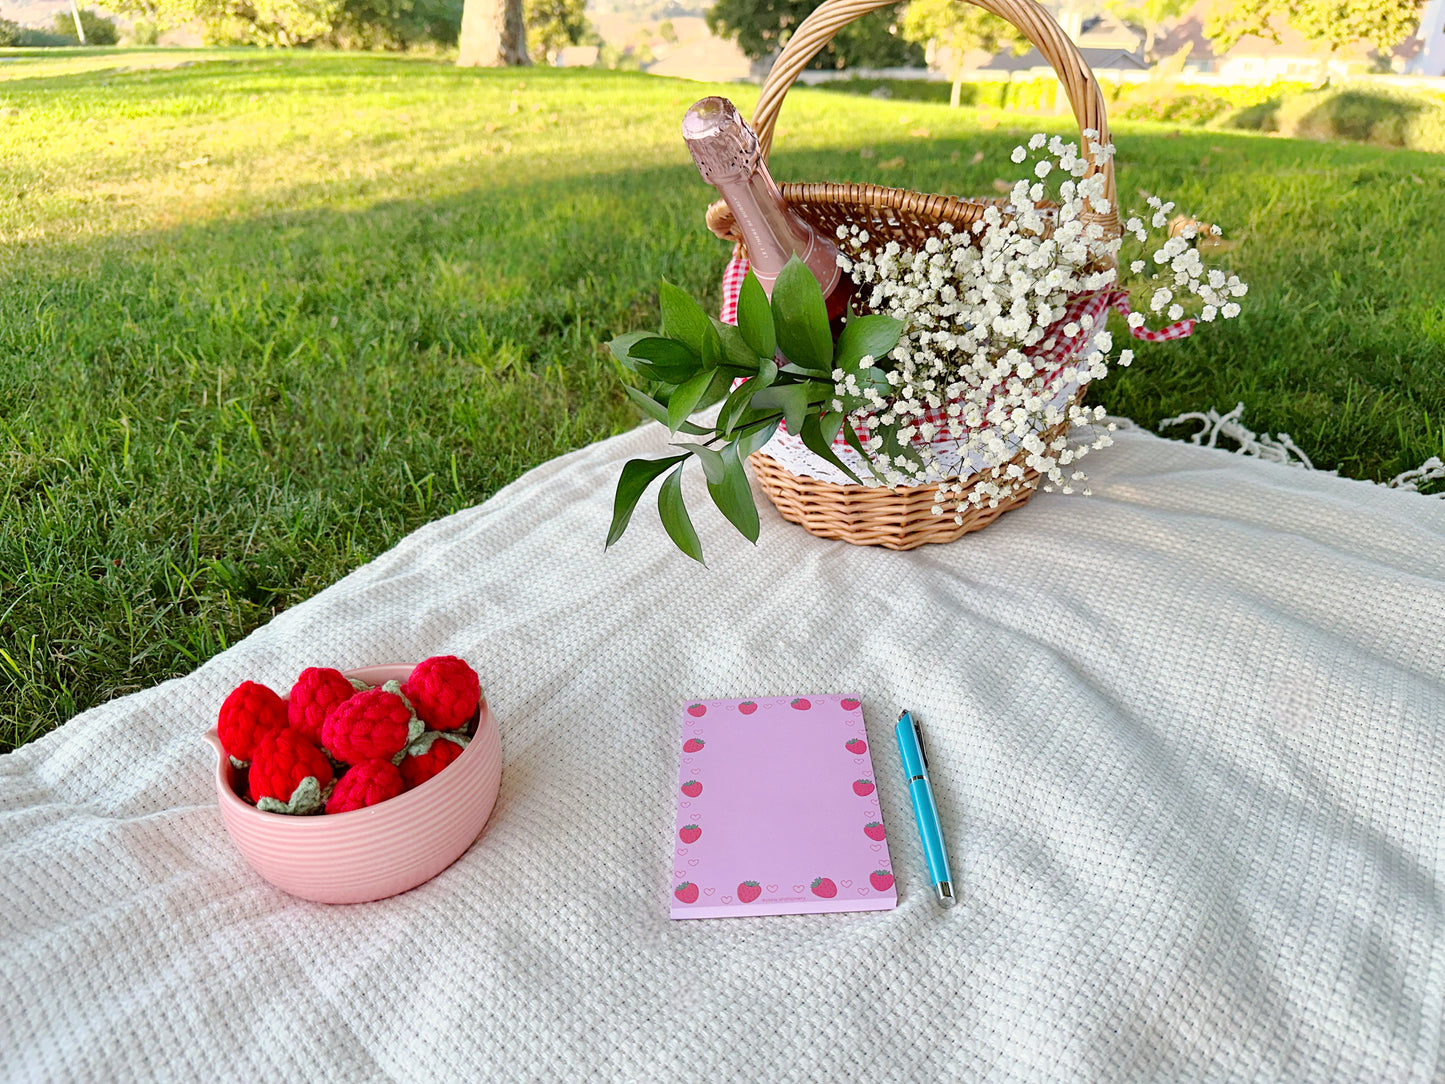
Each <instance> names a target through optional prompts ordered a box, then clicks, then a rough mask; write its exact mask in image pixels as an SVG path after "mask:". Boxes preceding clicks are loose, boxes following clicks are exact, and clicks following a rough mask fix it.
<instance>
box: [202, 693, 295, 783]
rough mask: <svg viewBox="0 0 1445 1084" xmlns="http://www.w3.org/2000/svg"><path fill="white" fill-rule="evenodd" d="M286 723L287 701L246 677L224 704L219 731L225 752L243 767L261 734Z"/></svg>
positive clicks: (219, 718)
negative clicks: (247, 679) (246, 679)
mask: <svg viewBox="0 0 1445 1084" xmlns="http://www.w3.org/2000/svg"><path fill="white" fill-rule="evenodd" d="M285 725H286V702H285V701H284V700H282V699H281V698H280V697H279V696H277V695H276V694H275V693H274V692H272V691H271V690H270V689H268V688H267V687H266V686H264V685H261V684H258V683H257V682H254V681H243V682H241V684H239V685H237V686H236V687H235V688H234V689H232V690H231V695H230V696H228V697H226V702H225V703H224V704H222V705H221V714H220V716H219V717H218V718H217V720H216V731H217V733H219V734H220V737H221V745H222V746H223V747H224V748H225V750H226V755H227V756H229V757H230V758H231V759H232V760H233V761H235V762H236V765H237V767H242V766H244V765H245V764H246V762H247V761H249V760H250V759H251V757H252V755H253V754H254V753H255V751H256V743H257V742H259V741H260V740H261V736H262V735H263V734H265V733H267V732H268V731H271V730H279V729H280V728H281V727H284V726H285Z"/></svg>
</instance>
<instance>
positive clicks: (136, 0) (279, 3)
mask: <svg viewBox="0 0 1445 1084" xmlns="http://www.w3.org/2000/svg"><path fill="white" fill-rule="evenodd" d="M106 7H108V8H111V9H112V10H114V11H117V12H120V13H121V14H125V15H134V16H138V17H139V18H142V19H146V20H148V21H150V22H153V23H155V24H156V25H158V26H179V25H180V24H182V23H187V22H190V21H191V20H192V19H197V20H199V21H200V22H201V23H202V25H204V26H205V28H206V31H205V37H206V40H207V41H208V42H210V43H212V44H215V45H306V44H309V43H311V42H314V41H319V40H321V39H322V38H324V37H325V36H326V35H327V34H329V33H330V32H331V29H332V27H333V26H335V25H336V24H337V22H338V20H339V19H340V17H341V13H342V7H343V3H342V0H240V2H232V0H107V2H106ZM89 34H90V28H89V27H86V35H87V36H89Z"/></svg>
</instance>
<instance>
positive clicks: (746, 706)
mask: <svg viewBox="0 0 1445 1084" xmlns="http://www.w3.org/2000/svg"><path fill="white" fill-rule="evenodd" d="M680 745H681V753H680V763H679V770H678V777H677V783H678V795H677V825H676V827H675V829H674V834H673V847H674V851H673V863H672V875H673V879H672V887H673V893H672V917H673V918H725V917H728V916H731V915H791V914H813V913H818V912H824V911H882V910H887V909H888V908H891V907H895V906H897V904H898V893H897V892H896V891H895V889H894V887H893V866H892V863H891V862H890V861H889V858H888V841H887V839H886V838H885V835H884V831H883V815H882V813H881V812H880V811H879V807H878V791H877V788H876V786H875V785H874V781H873V759H872V756H871V755H870V751H869V748H868V734H867V731H866V730H865V729H864V727H863V709H862V706H861V705H860V704H859V702H858V699H857V698H856V697H846V696H799V697H760V698H758V699H757V700H703V701H698V702H696V703H693V704H689V705H688V707H687V708H686V710H685V711H684V712H683V714H682V734H681V738H680Z"/></svg>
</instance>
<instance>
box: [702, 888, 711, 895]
mask: <svg viewBox="0 0 1445 1084" xmlns="http://www.w3.org/2000/svg"><path fill="white" fill-rule="evenodd" d="M713 891H714V890H713V889H711V888H704V889H703V893H704V894H705V895H708V896H711V895H712V894H713Z"/></svg>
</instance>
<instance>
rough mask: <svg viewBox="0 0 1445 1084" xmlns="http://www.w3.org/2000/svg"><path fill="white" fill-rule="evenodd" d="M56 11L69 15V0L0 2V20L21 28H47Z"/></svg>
mask: <svg viewBox="0 0 1445 1084" xmlns="http://www.w3.org/2000/svg"><path fill="white" fill-rule="evenodd" d="M82 6H84V7H91V6H93V5H90V4H84V5H82ZM102 10H103V9H102ZM58 11H59V12H66V13H69V11H70V0H0V19H9V20H10V21H11V22H15V23H19V24H20V25H21V26H49V25H50V24H51V23H52V22H53V21H54V20H55V13H56V12H58Z"/></svg>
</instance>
